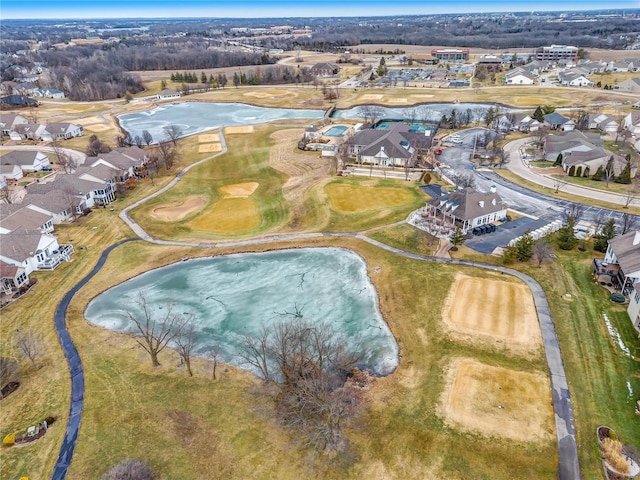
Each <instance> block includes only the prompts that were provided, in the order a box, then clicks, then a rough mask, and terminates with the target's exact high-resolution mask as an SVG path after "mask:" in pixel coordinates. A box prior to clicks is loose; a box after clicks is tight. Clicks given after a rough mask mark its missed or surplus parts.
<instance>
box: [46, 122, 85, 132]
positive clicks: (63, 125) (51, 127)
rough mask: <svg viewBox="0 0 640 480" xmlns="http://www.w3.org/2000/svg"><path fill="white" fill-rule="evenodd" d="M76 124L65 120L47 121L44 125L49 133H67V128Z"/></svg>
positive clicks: (70, 128) (74, 126)
mask: <svg viewBox="0 0 640 480" xmlns="http://www.w3.org/2000/svg"><path fill="white" fill-rule="evenodd" d="M77 127H78V125H74V124H73V123H67V122H57V123H48V124H47V125H46V131H47V132H48V133H51V134H62V133H67V132H68V131H69V130H73V129H75V128H77Z"/></svg>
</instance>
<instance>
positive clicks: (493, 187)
mask: <svg viewBox="0 0 640 480" xmlns="http://www.w3.org/2000/svg"><path fill="white" fill-rule="evenodd" d="M489 191H490V192H491V193H496V186H495V185H491V188H490V189H489Z"/></svg>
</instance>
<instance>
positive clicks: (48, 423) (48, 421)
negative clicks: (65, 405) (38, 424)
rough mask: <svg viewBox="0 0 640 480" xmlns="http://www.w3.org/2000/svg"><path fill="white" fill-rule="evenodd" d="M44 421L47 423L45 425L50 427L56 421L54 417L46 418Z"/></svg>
mask: <svg viewBox="0 0 640 480" xmlns="http://www.w3.org/2000/svg"><path fill="white" fill-rule="evenodd" d="M44 421H45V422H47V425H51V424H52V423H54V422H55V421H56V417H47V418H45V419H44Z"/></svg>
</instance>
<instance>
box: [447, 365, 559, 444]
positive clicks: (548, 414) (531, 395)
mask: <svg viewBox="0 0 640 480" xmlns="http://www.w3.org/2000/svg"><path fill="white" fill-rule="evenodd" d="M440 410H441V412H442V415H443V417H444V419H445V421H446V422H448V423H451V424H452V425H454V426H457V427H459V428H461V429H463V430H468V431H472V432H476V433H480V434H482V435H486V436H489V437H506V438H509V439H512V440H516V441H521V442H522V441H545V442H551V441H553V438H554V437H555V425H554V422H553V407H552V404H551V389H550V386H549V379H548V378H547V377H546V376H545V374H544V373H542V372H539V373H530V372H519V371H517V370H512V369H508V368H503V367H494V366H489V365H485V364H483V363H480V362H478V361H476V360H472V359H468V358H461V359H454V360H453V361H452V362H451V365H450V367H449V371H448V372H447V380H446V387H445V390H444V392H443V394H442V401H441V405H440Z"/></svg>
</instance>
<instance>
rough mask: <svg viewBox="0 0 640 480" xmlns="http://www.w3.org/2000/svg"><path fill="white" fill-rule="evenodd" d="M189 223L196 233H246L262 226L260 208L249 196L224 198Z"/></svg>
mask: <svg viewBox="0 0 640 480" xmlns="http://www.w3.org/2000/svg"><path fill="white" fill-rule="evenodd" d="M188 225H189V226H190V227H191V229H192V230H193V231H194V232H196V233H197V232H204V233H213V234H221V235H244V234H247V233H251V232H255V231H256V230H257V229H258V228H259V227H260V210H259V208H258V205H257V204H256V202H254V201H253V200H252V199H250V198H248V197H246V198H240V197H233V198H223V199H222V200H218V201H217V202H216V203H215V204H214V205H213V207H212V208H210V209H208V211H207V212H206V213H205V214H204V215H200V216H199V217H198V218H196V219H195V220H193V221H192V222H190V223H189V224H188Z"/></svg>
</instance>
